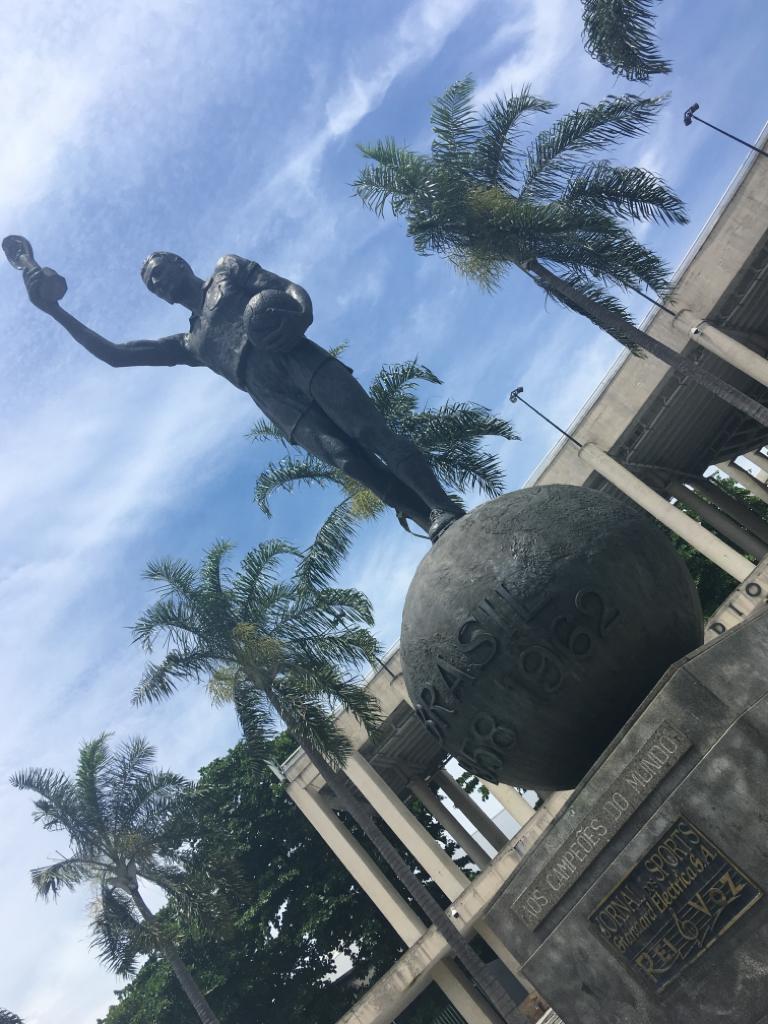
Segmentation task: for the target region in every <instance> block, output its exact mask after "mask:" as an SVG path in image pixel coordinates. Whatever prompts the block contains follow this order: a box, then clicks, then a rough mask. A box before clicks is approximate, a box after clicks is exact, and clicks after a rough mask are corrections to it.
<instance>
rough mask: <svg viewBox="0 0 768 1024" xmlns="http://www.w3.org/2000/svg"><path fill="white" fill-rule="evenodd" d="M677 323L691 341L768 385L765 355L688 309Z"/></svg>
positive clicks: (676, 319)
mask: <svg viewBox="0 0 768 1024" xmlns="http://www.w3.org/2000/svg"><path fill="white" fill-rule="evenodd" d="M675 323H676V324H677V325H678V326H679V327H680V328H681V329H682V330H684V331H686V332H687V334H688V337H689V338H690V339H691V341H695V342H696V344H697V345H701V347H702V348H705V349H707V351H709V352H714V354H715V355H716V356H719V357H720V358H721V359H723V360H724V361H725V362H726V363H730V365H731V366H735V367H736V369H737V370H741V372H742V373H745V374H747V376H748V377H751V378H752V379H753V380H756V381H759V383H760V384H762V385H763V386H764V387H768V360H767V359H766V358H765V357H764V356H761V355H760V354H759V353H757V352H754V351H753V350H752V349H751V348H747V346H746V345H742V344H741V342H739V341H736V340H735V338H732V337H731V336H730V335H728V334H726V333H725V331H721V330H720V329H719V328H717V327H714V326H713V325H712V324H710V323H707V321H706V320H701V319H700V318H699V317H695V316H694V315H693V314H692V313H691V311H690V310H688V309H684V310H682V311H681V312H680V313H678V314H677V316H676V317H675Z"/></svg>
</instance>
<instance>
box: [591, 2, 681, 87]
mask: <svg viewBox="0 0 768 1024" xmlns="http://www.w3.org/2000/svg"><path fill="white" fill-rule="evenodd" d="M658 2H659V0H581V3H582V7H583V12H582V19H583V22H584V30H583V32H582V39H583V40H584V48H585V50H586V51H587V53H588V54H589V55H590V56H591V57H594V58H595V60H597V61H599V62H600V63H601V64H602V65H603V66H604V67H606V68H608V69H609V70H610V71H613V73H614V74H616V75H622V76H623V77H624V78H628V79H629V80H630V81H634V82H647V81H648V80H649V79H650V77H651V75H666V74H668V73H669V72H670V71H671V70H672V65H671V64H670V63H669V62H668V61H666V60H664V59H663V58H662V56H661V54H660V53H659V51H658V47H657V45H656V35H655V29H656V16H655V10H654V8H655V6H656V4H657V3H658Z"/></svg>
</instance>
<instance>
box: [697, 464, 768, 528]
mask: <svg viewBox="0 0 768 1024" xmlns="http://www.w3.org/2000/svg"><path fill="white" fill-rule="evenodd" d="M690 483H691V485H692V486H693V489H694V490H695V491H696V492H697V493H698V494H701V495H702V497H704V498H707V499H708V500H709V501H711V502H712V504H714V505H717V507H718V508H721V509H722V510H723V512H725V513H727V514H728V515H729V516H730V517H731V519H733V520H734V521H735V522H736V523H738V524H739V526H742V527H744V529H745V530H749V532H750V533H752V534H754V535H755V537H757V538H758V540H761V541H762V542H763V544H766V545H768V522H766V521H765V519H761V518H760V516H759V515H758V514H757V513H756V512H753V511H752V509H751V508H748V507H747V506H746V505H745V504H744V503H743V502H741V501H739V500H738V499H737V498H734V497H732V496H731V495H730V494H728V493H727V492H726V491H724V490H723V489H722V487H718V485H717V484H716V483H713V482H712V480H711V479H709V478H707V477H702V478H701V479H700V480H691V481H690Z"/></svg>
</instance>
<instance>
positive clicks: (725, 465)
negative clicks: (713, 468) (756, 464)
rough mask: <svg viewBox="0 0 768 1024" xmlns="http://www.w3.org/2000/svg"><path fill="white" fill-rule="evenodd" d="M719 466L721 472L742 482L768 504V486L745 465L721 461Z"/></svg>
mask: <svg viewBox="0 0 768 1024" xmlns="http://www.w3.org/2000/svg"><path fill="white" fill-rule="evenodd" d="M717 468H718V469H719V470H720V472H721V473H725V475H726V476H729V477H730V478H731V480H735V481H736V483H737V484H741V486H742V487H744V488H746V489H747V490H748V491H749V493H750V494H753V495H754V496H755V497H756V498H759V499H760V500H761V501H764V502H765V503H766V504H768V487H766V486H765V484H763V483H761V482H760V480H758V479H757V477H755V476H752V474H751V473H749V472H748V471H747V470H746V469H744V467H743V466H739V465H737V464H736V463H735V462H721V463H720V465H719V466H718V467H717Z"/></svg>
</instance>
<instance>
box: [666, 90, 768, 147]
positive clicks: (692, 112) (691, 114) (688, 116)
mask: <svg viewBox="0 0 768 1024" xmlns="http://www.w3.org/2000/svg"><path fill="white" fill-rule="evenodd" d="M698 109H699V104H698V103H694V104H692V105H691V106H690V107H688V109H687V110H686V112H685V113H684V114H683V124H684V125H685V126H686V127H688V126H689V125H690V124H691V122H692V121H698V122H699V123H700V124H705V125H706V126H707V128H713V129H714V130H715V131H716V132H720V134H721V135H727V136H728V138H729V139H733V140H734V142H740V143H741V144H742V146H746V147H747V149H751V150H753V152H755V153H759V154H760V156H768V153H766V151H765V150H764V149H759V148H758V147H757V146H753V145H752V143H751V142H746V141H745V140H744V139H740V138H739V137H738V135H731V133H730V132H727V131H726V130H725V129H724V128H718V127H717V125H716V124H712V123H711V122H710V121H705V120H704V118H703V117H696V111H697V110H698Z"/></svg>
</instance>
